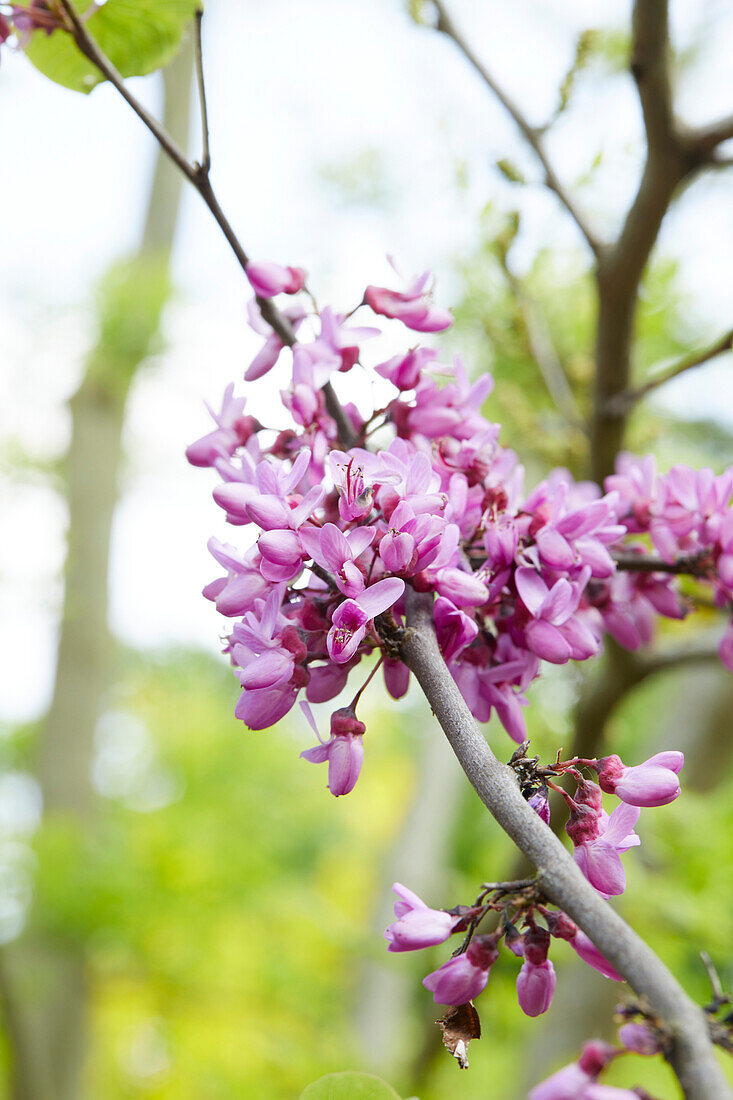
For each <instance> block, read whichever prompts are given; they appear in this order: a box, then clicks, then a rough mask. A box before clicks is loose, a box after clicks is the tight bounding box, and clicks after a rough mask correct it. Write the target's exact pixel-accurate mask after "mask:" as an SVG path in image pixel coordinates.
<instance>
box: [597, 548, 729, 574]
mask: <svg viewBox="0 0 733 1100" xmlns="http://www.w3.org/2000/svg"><path fill="white" fill-rule="evenodd" d="M613 560H614V561H615V562H616V568H617V569H619V570H621V571H622V572H626V573H672V574H674V575H675V576H680V575H683V574H684V575H687V576H690V577H706V576H708V574H709V573H710V570H711V569H712V562H711V561H710V555H709V554H708V552H707V550H705V551H703V552H702V553H701V554H688V555H685V556H684V557H681V558H675V560H674V561H664V559H663V558H658V557H655V556H653V555H651V554H622V553H618V554H614V555H613Z"/></svg>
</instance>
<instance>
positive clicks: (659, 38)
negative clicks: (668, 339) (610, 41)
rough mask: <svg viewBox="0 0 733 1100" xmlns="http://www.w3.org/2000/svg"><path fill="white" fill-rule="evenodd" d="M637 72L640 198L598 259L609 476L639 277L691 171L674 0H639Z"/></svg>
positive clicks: (601, 470) (601, 426)
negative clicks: (678, 123)
mask: <svg viewBox="0 0 733 1100" xmlns="http://www.w3.org/2000/svg"><path fill="white" fill-rule="evenodd" d="M632 33H633V49H632V57H631V72H632V74H633V76H634V79H635V81H636V85H637V88H638V91H639V100H640V102H641V109H642V115H643V119H644V130H645V133H646V142H647V156H646V162H645V165H644V171H643V173H642V177H641V181H640V183H639V188H638V190H637V193H636V197H635V199H634V201H633V203H632V204H631V207H630V209H629V211H628V213H627V215H626V219H625V221H624V225H623V227H622V229H621V232H620V234H619V236H618V239H617V240H616V242H615V244H614V245H613V246H612V247H610V248H608V249H607V250H605V251H604V253H603V255H602V257H601V260H600V262H599V264H598V271H597V280H598V332H597V339H596V377H595V392H594V402H593V404H594V408H593V422H592V426H591V467H592V469H591V473H592V476H593V478H594V480H595V481H597V482H599V484H602V483H603V479H604V478H605V477H606V475H607V474H610V473H611V472H612V471H613V466H614V462H615V458H616V455H617V453H618V451H619V450H620V449H621V443H622V440H623V434H624V430H625V426H626V411H625V410H623V409H619V408H617V407H614V404H613V400H614V398H615V397H616V396H617V395H618V394H620V393H623V392H624V391H626V390H628V389H629V378H630V373H631V346H632V339H633V324H634V317H635V314H636V308H637V303H638V293H639V283H640V281H641V277H642V275H643V272H644V268H645V267H646V264H647V261H648V259H649V256H650V254H651V250H652V248H653V247H654V243H655V241H656V239H657V236H658V234H659V229H660V227H661V224H662V220H663V218H664V215H665V214H666V212H667V210H668V208H669V205H670V203H671V201H672V197H673V195H674V193H675V191H676V189H677V188H678V186H679V185H680V183H681V182H682V180H683V179H684V177H685V175H686V174H687V173H688V172H689V171H691V170H692V164H691V160H690V158H689V156H688V155H687V154H686V153H685V152H684V150H683V149H682V148H681V145H680V142H679V140H678V137H677V132H676V129H675V125H674V118H673V113H672V93H671V86H670V78H669V53H670V47H669V27H668V10H667V0H636V3H635V4H634V14H633V26H632Z"/></svg>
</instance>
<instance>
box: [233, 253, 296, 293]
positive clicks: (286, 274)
mask: <svg viewBox="0 0 733 1100" xmlns="http://www.w3.org/2000/svg"><path fill="white" fill-rule="evenodd" d="M245 273H246V275H247V278H248V279H249V281H250V284H251V286H252V289H253V290H254V292H255V294H259V296H260V298H274V296H275V295H276V294H297V293H298V291H299V290H302V289H303V287H304V286H305V271H304V270H303V268H302V267H282V266H281V265H280V264H274V263H272V262H271V261H269V260H262V261H259V262H255V261H254V260H250V261H249V263H248V264H247V266H246V268H245Z"/></svg>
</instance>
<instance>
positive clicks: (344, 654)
mask: <svg viewBox="0 0 733 1100" xmlns="http://www.w3.org/2000/svg"><path fill="white" fill-rule="evenodd" d="M404 590H405V582H404V581H402V580H399V579H398V578H397V577H391V578H387V579H386V580H383V581H377V583H376V584H373V585H371V587H369V588H367V589H365V590H364V591H363V592H362V593H361V594H360V595H359V596H358V597H357V598H356V599H355V600H344V602H343V603H342V604H339V606H338V607H337V608H336V610H335V611H334V614H333V626H332V627H331V629H330V630H329V632H328V638H327V640H326V643H327V645H328V653H329V656H330V658H331V660H332V661H336V662H337V663H338V664H343V663H344V662H346V661H349V660H351V658H352V657H353V656H354V654H355V653H356V650H357V649H358V647H359V645H360V643H361V641H362V639H363V638H364V635H365V634H366V632H367V627H368V626H369V623H370V622H371V621H372V619H374V618H375V616H377V615H381V614H382V612H384V611H386V610H387V608H388V607H391V606H392V604H393V603H395V602H396V601H397V600H398V599H399V598H400V596H401V595H402V593H403V592H404Z"/></svg>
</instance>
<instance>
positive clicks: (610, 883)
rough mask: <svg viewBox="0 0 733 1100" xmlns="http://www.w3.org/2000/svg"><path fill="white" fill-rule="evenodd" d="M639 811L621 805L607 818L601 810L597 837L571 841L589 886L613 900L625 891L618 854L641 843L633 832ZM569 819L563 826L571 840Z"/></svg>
mask: <svg viewBox="0 0 733 1100" xmlns="http://www.w3.org/2000/svg"><path fill="white" fill-rule="evenodd" d="M583 809H586V807H583ZM640 812H641V811H640V810H639V808H638V806H627V805H626V803H624V802H622V803H621V805H620V806H617V807H616V809H615V810H614V811H613V813H612V814H611V816H610V817H609V816H608V814H607V813H606V812H605V811H604V810H601V811H600V814H599V815H598V816H597V818H596V829H597V834H596V836H595V837H590V838H589V839H587V840H583V841H581V842H580V843H576V840H575V838H573V843H574V844H576V847H575V850H574V852H573V857H574V859H575V862H576V863H577V864H578V866H579V867H580V869H581V871H582V872H583V874H584V875H585V877H586V878H587V879H588V881H589V882H590V884H591V886H594V887H595V889H596V890H597V891H598V892H599V894H602V895H603V897H607V898H608V897H615V896H617V895H618V894H623V892H624V890H625V889H626V873H625V871H624V868H623V864H622V863H621V854H622V853H623V852H628V850H629V848H633V847H634V846H635V845H637V844H641V840H640V839H639V837H638V836H637V835H636V833H635V832H634V825H635V824H636V822H637V821H638V820H639V814H640ZM572 816H573V815H571V821H569V822H568V824H567V826H566V828H567V831H568V833H569V834H570V836H571V837H572V836H573V831H572V830H573V828H574V826H573V823H572Z"/></svg>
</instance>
